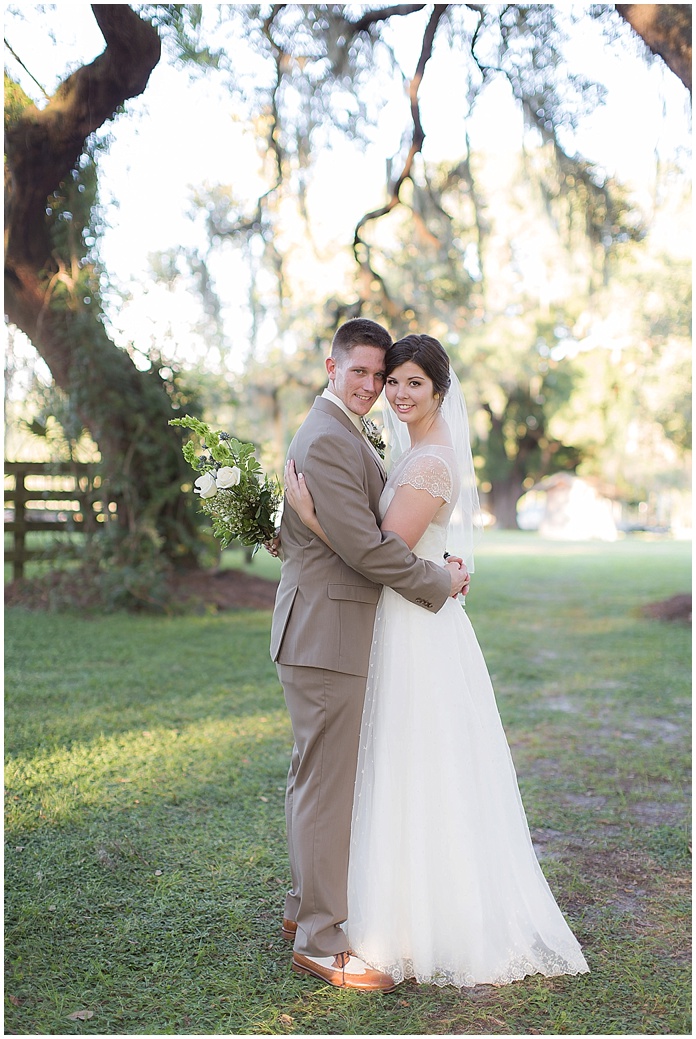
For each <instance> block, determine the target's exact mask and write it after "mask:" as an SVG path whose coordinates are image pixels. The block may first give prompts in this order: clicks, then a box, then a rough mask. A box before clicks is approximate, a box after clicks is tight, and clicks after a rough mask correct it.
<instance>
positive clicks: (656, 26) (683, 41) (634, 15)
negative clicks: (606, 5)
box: [616, 4, 692, 92]
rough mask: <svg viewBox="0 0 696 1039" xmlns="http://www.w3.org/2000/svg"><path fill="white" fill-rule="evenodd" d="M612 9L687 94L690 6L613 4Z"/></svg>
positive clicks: (688, 85)
mask: <svg viewBox="0 0 696 1039" xmlns="http://www.w3.org/2000/svg"><path fill="white" fill-rule="evenodd" d="M616 10H617V11H618V12H619V14H620V15H621V17H622V18H623V19H624V20H625V21H627V22H628V24H629V25H630V26H631V28H632V29H633V31H634V32H636V33H638V35H639V36H640V37H641V39H642V40H643V41H644V42H645V43H646V44H647V46H648V47H649V48H650V50H651V51H652V52H653V54H659V56H660V57H661V58H662V60H663V61H664V62H665V64H666V65H667V66H668V67H669V68H670V69H671V70H672V72H673V73H674V74H675V76H678V77H679V79H680V80H681V81H682V83H683V84H684V86H685V87H688V89H689V92H691V48H692V44H691V4H616Z"/></svg>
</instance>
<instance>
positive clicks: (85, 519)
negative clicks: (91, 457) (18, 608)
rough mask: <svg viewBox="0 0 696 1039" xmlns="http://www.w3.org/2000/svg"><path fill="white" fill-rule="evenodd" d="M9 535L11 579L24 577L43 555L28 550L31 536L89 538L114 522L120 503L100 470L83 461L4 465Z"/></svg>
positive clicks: (6, 528)
mask: <svg viewBox="0 0 696 1039" xmlns="http://www.w3.org/2000/svg"><path fill="white" fill-rule="evenodd" d="M5 476H6V478H7V477H9V478H10V480H11V481H13V486H10V487H8V486H5V532H6V533H8V534H11V535H12V548H11V549H10V550H9V551H6V552H5V562H6V563H12V576H13V577H14V578H15V579H17V578H19V577H22V576H23V575H24V564H25V563H26V561H27V560H28V559H34V558H36V557H37V556H41V555H43V554H44V552H45V550H41V549H32V548H29V547H28V546H27V534H29V533H31V532H33V531H60V532H62V533H64V534H65V533H75V532H81V533H89V532H91V531H96V530H98V529H99V527H100V526H101V525H102V524H103V523H106V522H109V521H111V520H114V519H115V518H116V502H115V501H114V500H113V499H112V498H109V496H108V495H107V494H105V493H104V492H105V488H104V487H103V485H102V477H101V474H100V471H99V467H98V466H97V465H94V464H86V463H82V462H5Z"/></svg>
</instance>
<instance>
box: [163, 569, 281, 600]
mask: <svg viewBox="0 0 696 1039" xmlns="http://www.w3.org/2000/svg"><path fill="white" fill-rule="evenodd" d="M171 587H172V591H173V593H174V595H175V597H176V599H177V600H178V601H183V600H186V599H188V600H190V601H191V602H192V605H195V604H196V603H197V602H198V603H202V604H203V605H205V606H213V607H215V608H216V609H218V610H244V609H246V610H272V609H273V605H274V603H275V594H276V589H277V587H278V582H277V581H265V580H264V579H263V578H261V577H251V576H250V575H249V574H244V573H242V572H241V571H240V570H191V571H189V572H188V573H181V574H176V576H175V577H174V578H173V579H172V581H171Z"/></svg>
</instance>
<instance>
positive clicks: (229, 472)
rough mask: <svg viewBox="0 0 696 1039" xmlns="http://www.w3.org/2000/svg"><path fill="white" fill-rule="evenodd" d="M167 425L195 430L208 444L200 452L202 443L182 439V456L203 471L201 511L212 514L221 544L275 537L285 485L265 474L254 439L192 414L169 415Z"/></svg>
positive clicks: (256, 544)
mask: <svg viewBox="0 0 696 1039" xmlns="http://www.w3.org/2000/svg"><path fill="white" fill-rule="evenodd" d="M169 425H170V426H182V427H183V428H185V429H190V430H192V431H193V432H194V433H196V434H197V435H198V436H199V437H200V438H201V440H202V441H203V444H204V445H205V447H204V451H203V453H202V454H199V453H198V451H199V450H200V448H198V449H197V448H196V446H195V444H194V442H193V441H191V440H189V441H188V443H186V444H184V448H183V451H184V458H185V459H186V461H187V462H188V463H189V465H190V466H191V467H192V468H193V469H195V470H196V471H197V472H199V473H200V474H201V475H200V476H199V477H198V478H197V479H196V481H195V483H194V491H195V493H196V494H199V495H200V497H201V512H204V513H205V514H206V515H207V516H210V518H211V519H212V521H213V534H214V535H215V537H216V538H217V539H218V540H219V542H220V544H221V545H222V547H223V548H227V546H228V545H229V543H230V542H231V541H240V542H241V543H242V544H243V545H248V546H252V547H253V549H254V551H256V550H257V549H258V548H259V546H260V545H262V544H263V542H264V541H270V540H272V539H273V537H274V536H275V532H276V527H275V514H276V512H277V511H278V508H279V506H280V503H281V501H282V500H283V491H282V488H281V486H280V484H279V483H278V481H277V480H275V479H272V478H271V479H270V480H269V479H268V478H266V477H264V476H263V475H262V472H261V466H260V464H259V463H258V462H257V460H256V458H255V457H254V445H253V444H245V443H242V441H241V440H235V438H234V437H232V436H230V434H229V433H225V432H220V431H214V430H212V429H211V428H210V426H208V425H206V423H205V422H200V421H199V420H198V419H197V418H192V417H191V416H190V415H184V417H183V418H175V419H171V420H170V422H169Z"/></svg>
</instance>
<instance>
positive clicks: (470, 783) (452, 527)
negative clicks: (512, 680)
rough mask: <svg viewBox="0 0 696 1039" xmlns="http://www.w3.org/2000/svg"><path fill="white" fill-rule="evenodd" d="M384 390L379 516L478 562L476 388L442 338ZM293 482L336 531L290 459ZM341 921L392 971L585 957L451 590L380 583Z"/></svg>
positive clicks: (530, 968)
mask: <svg viewBox="0 0 696 1039" xmlns="http://www.w3.org/2000/svg"><path fill="white" fill-rule="evenodd" d="M385 392H386V396H387V400H388V402H389V404H390V408H391V411H390V412H389V415H388V420H390V421H388V424H390V425H391V427H392V428H391V437H390V439H391V441H392V459H391V460H392V469H391V473H390V476H389V479H388V481H387V484H386V486H385V488H384V492H383V494H382V498H381V501H380V516H381V526H382V529H383V530H392V531H395V532H396V533H397V534H399V535H400V536H401V537H402V538H403V540H404V541H405V542H406V543H407V544H408V545H409V547H410V548H412V549H413V551H414V552H415V554H416V555H418V556H421V557H422V558H425V559H430V560H433V561H441V560H442V558H443V555H444V553H445V549H446V548H447V547H450V548H453V549H455V550H456V551H457V552H459V553H461V555H462V557H463V558H464V561H465V562H466V563H467V566H468V568H469V570H470V571H471V570H472V569H473V557H472V552H473V540H474V537H473V535H474V527H475V524H476V519H477V514H478V495H477V492H476V484H475V477H474V468H473V461H472V458H471V448H470V445H469V435H468V423H467V418H466V407H465V405H464V398H463V396H462V392H461V388H460V386H459V383H458V381H457V379H456V377H455V376H454V375H453V373H452V372H451V369H450V366H449V359H448V357H447V354H446V353H445V351H444V349H443V348H442V346H441V345H440V343H439V342H438V341H437V340H436V339H433V338H432V337H430V336H427V335H409V336H406V338H404V339H401V340H399V341H398V342H397V343H395V344H394V346H393V347H392V348H391V349H390V350H389V351H388V352H387V355H386V389H385ZM403 433H407V438H405V443H402V444H401V447H400V446H399V444H400V442H402V441H403V440H404V438H403V437H402V436H400V434H403ZM407 445H408V446H407ZM403 447H406V449H405V450H402V448H403ZM400 451H401V453H400ZM286 494H287V501H288V502H289V504H290V505H291V506H292V507H293V508H294V509H295V510H296V511H297V512H298V513H299V515H300V517H301V518H302V520H303V522H304V523H305V524H306V525H307V526H308V527H310V528H311V529H312V530H313V531H314V532H315V533H316V534H317V535H318V536H319V537H322V538H323V539H324V541H326V542H327V544H328V539H327V537H326V535H325V534H324V531H323V529H322V528H321V526H320V524H319V523H318V520H317V518H316V515H315V512H314V505H313V501H312V498H311V495H310V494H309V491H308V490H307V488H306V485H305V483H304V479H303V477H302V474H296V473H295V470H294V466H293V463H292V462H290V463H288V466H287V467H286ZM345 926H346V929H347V932H348V939H349V942H350V947H351V950H353V951H354V952H355V953H356V955H358V956H360V958H361V959H363V960H365V961H366V962H368V963H370V964H371V965H372V966H374V967H376V968H377V969H379V970H380V971H384V972H385V973H387V974H390V975H391V976H392V977H393V979H394V981H395V982H400V981H403V980H404V978H415V979H417V980H418V981H419V982H430V983H433V984H437V985H446V984H452V985H456V986H458V987H463V986H471V985H477V984H484V983H487V984H494V985H503V984H507V983H509V982H512V981H515V980H516V979H519V978H523V977H524V976H525V975H528V974H537V973H538V974H543V975H546V976H547V977H552V976H555V975H559V974H581V973H585V972H587V971H588V969H589V968H588V966H587V963H586V962H585V958H584V956H583V954H582V952H581V950H580V946H579V944H578V942H577V940H576V939H575V937H574V936H573V934H572V932H571V930H570V928H569V927H568V924H567V923H566V921H565V919H564V918H563V915H562V914H561V911H560V909H559V908H558V906H557V905H556V902H555V900H554V897H553V895H552V894H551V891H550V889H549V887H548V884H547V883H546V880H545V878H544V875H543V873H542V872H541V869H540V867H539V864H538V862H537V860H536V856H535V854H534V849H533V847H532V842H531V839H530V836H529V829H528V826H527V820H526V817H525V813H524V808H523V806H522V801H521V799H520V794H519V790H518V788H517V778H516V775H515V770H514V766H513V764H512V759H511V757H510V751H509V749H508V745H507V740H506V738H505V733H504V731H503V727H502V724H501V721H500V716H499V714H498V710H497V707H496V702H495V696H494V693H493V688H492V686H491V682H490V677H489V675H488V670H487V668H486V664H485V661H484V659H483V655H482V653H481V650H480V648H479V645H478V642H477V640H476V636H475V634H474V631H473V628H472V626H471V623H470V621H469V618H468V617H467V615H466V613H465V611H464V610H463V609H462V607H461V605H460V604H459V603H458V602H457V601H456V600H455V599H450V600H449V601H448V602H447V603H446V604H445V606H444V607H443V608H442V609H441V610H440V611H439V612H438V613H432V614H431V613H428V612H427V611H425V610H422V609H420V608H419V607H418V606H415V605H413V604H412V603H410V602H408V601H407V600H406V599H404V598H403V597H402V596H400V595H398V594H397V593H396V592H394V591H393V590H392V589H390V588H386V587H385V588H384V589H383V591H382V594H381V598H380V602H379V606H378V608H377V616H376V620H375V629H374V636H373V641H372V651H371V657H370V669H369V676H368V681H367V693H366V698H365V708H364V712H363V718H362V727H361V735H360V751H359V759H358V769H357V777H356V785H355V794H354V802H353V819H352V830H351V846H350V863H349V874H348V920H347V923H346V925H345Z"/></svg>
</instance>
